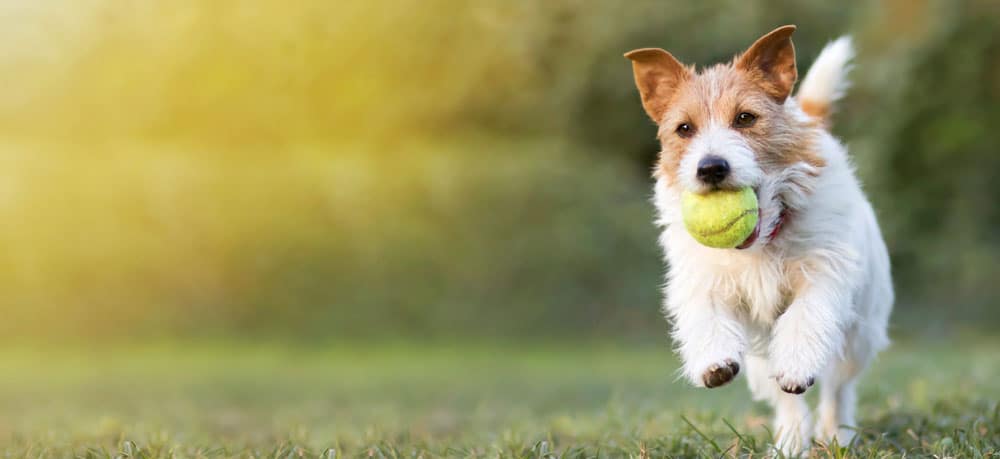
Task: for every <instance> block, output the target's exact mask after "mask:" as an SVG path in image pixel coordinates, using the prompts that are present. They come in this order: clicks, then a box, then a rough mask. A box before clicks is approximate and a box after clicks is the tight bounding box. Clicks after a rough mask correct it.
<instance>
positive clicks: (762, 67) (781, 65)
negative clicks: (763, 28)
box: [736, 25, 798, 103]
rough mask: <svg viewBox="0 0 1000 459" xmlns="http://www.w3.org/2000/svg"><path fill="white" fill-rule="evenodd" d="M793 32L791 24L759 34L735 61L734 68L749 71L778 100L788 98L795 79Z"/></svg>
mask: <svg viewBox="0 0 1000 459" xmlns="http://www.w3.org/2000/svg"><path fill="white" fill-rule="evenodd" d="M794 32H795V26H793V25H786V26H781V27H778V28H777V29H774V30H772V31H771V32H770V33H768V34H767V35H764V36H763V37H760V39H758V40H757V41H756V42H754V44H753V45H751V46H750V49H747V51H746V52H745V53H743V55H742V56H740V58H739V60H738V61H736V68H739V69H742V70H745V71H747V72H749V73H750V75H751V76H752V77H753V78H754V79H755V80H757V81H758V82H759V83H760V85H761V87H763V88H764V90H765V91H766V92H767V93H768V94H769V95H770V96H771V97H773V98H774V100H776V101H778V102H779V103H783V102H784V101H785V99H787V98H788V95H789V94H791V92H792V86H795V80H796V79H797V78H798V71H797V70H796V69H795V45H793V44H792V34H793V33H794Z"/></svg>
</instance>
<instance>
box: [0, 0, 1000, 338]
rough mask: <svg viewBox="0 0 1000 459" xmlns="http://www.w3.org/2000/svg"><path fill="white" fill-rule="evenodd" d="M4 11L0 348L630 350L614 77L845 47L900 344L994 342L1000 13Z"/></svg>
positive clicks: (650, 287) (647, 215) (848, 131)
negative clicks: (537, 342) (669, 56)
mask: <svg viewBox="0 0 1000 459" xmlns="http://www.w3.org/2000/svg"><path fill="white" fill-rule="evenodd" d="M998 5H1000V4H998V3H997V2H995V1H993V0H956V1H943V0H941V1H933V0H916V1H910V0H905V1H904V0H890V1H883V2H870V3H865V2H850V3H849V4H848V3H843V2H829V1H788V0H765V1H741V2H679V1H678V2H660V1H656V2H653V1H648V2H628V3H623V2H619V1H612V0H594V1H587V2H583V1H577V0H553V1H547V2H538V1H528V0H511V1H504V2H496V1H479V0H474V1H455V0H424V1H416V0H377V1H374V2H362V1H332V2H331V1H302V2H279V1H277V0H274V1H265V0H261V1H254V2H245V1H232V0H218V1H212V2H199V1H192V0H182V1H173V2H155V1H135V2H118V1H112V0H84V1H77V0H72V1H71V0H46V1H41V2H3V3H0V20H2V22H3V27H0V37H2V40H0V43H2V45H0V46H3V48H4V52H3V58H0V81H2V87H3V88H4V91H3V92H2V95H0V164H2V165H3V167H2V168H0V209H2V212H3V215H4V216H5V218H4V222H5V223H4V224H3V225H0V244H2V246H3V250H2V251H0V291H2V292H3V295H2V296H0V312H2V313H3V315H4V319H3V320H0V333H2V335H3V336H5V337H7V338H13V339H118V338H126V339H127V338H139V337H157V336H219V335H222V336H247V337H251V338H254V337H280V338H282V339H285V338H294V339H305V340H314V339H335V338H338V337H349V338H374V339H378V338H386V337H400V336H402V337H416V338H436V337H442V338H446V337H470V336H485V337H542V338H545V337H550V336H567V337H568V336H572V337H585V338H586V337H599V336H655V337H657V338H662V337H663V336H664V335H665V332H666V325H665V322H664V321H663V320H662V319H661V318H660V314H659V304H660V293H659V285H660V283H661V279H662V274H663V267H662V263H661V261H660V254H659V251H658V248H657V246H656V243H655V237H656V230H655V228H654V227H653V225H652V223H651V222H652V215H653V209H652V207H651V205H650V204H649V197H650V185H651V181H650V179H649V169H650V167H651V164H652V161H653V160H654V157H655V154H656V151H657V145H656V143H655V139H654V127H653V126H652V125H651V123H650V122H649V121H648V120H647V119H646V118H645V115H644V113H643V112H642V109H641V108H640V105H639V101H638V96H637V94H636V92H635V89H634V87H633V83H632V77H631V70H630V66H629V65H628V62H627V61H626V60H625V59H624V58H623V57H622V53H623V52H625V51H627V50H630V49H633V48H638V47H647V46H658V47H664V48H667V49H669V50H671V51H672V52H674V54H675V55H676V56H678V57H679V58H680V59H681V60H683V61H685V62H688V63H698V64H708V63H712V62H716V61H721V60H725V59H728V58H729V57H731V56H732V55H733V54H734V53H736V52H738V51H740V50H742V49H744V48H745V47H746V46H748V45H749V44H750V43H751V42H752V41H753V40H754V39H755V38H757V37H758V36H760V35H761V34H763V33H765V32H767V31H769V30H771V29H772V28H773V27H775V26H777V25H781V24H785V23H795V24H797V25H798V26H799V30H798V32H796V35H795V43H796V49H797V51H798V59H799V65H800V68H801V71H804V70H805V69H807V68H808V66H809V64H810V63H811V61H812V60H813V58H815V56H816V55H817V53H818V52H819V50H820V49H821V48H822V46H823V44H824V43H826V42H827V41H828V40H831V39H833V38H835V37H837V36H839V35H841V34H844V33H851V34H853V35H854V36H855V38H856V40H857V45H858V48H859V52H860V55H859V58H858V61H857V67H856V70H855V72H854V74H853V78H854V81H855V86H854V89H853V90H852V91H851V93H850V95H849V97H848V98H847V100H846V101H845V103H844V105H843V106H842V109H841V110H840V112H839V113H838V114H837V116H836V118H835V122H836V124H835V131H836V133H837V134H838V135H840V136H841V137H843V138H844V139H845V140H846V141H847V142H848V143H849V145H850V147H851V151H852V154H853V156H854V158H855V160H856V162H857V164H858V169H859V174H860V175H861V176H862V178H863V180H864V181H865V183H866V187H867V190H868V192H869V194H870V196H871V198H872V200H873V201H874V204H875V207H876V208H877V209H878V213H879V215H880V218H881V221H882V223H883V225H884V232H885V236H886V238H887V241H888V243H889V246H890V249H891V251H892V256H893V260H894V272H895V276H896V280H897V288H898V291H899V295H898V296H899V303H898V305H897V309H896V312H895V315H894V321H895V323H896V324H897V331H901V330H902V329H904V327H903V326H899V325H905V328H906V329H907V330H917V331H918V332H935V331H938V332H940V331H942V330H943V331H949V330H958V329H965V328H967V327H983V328H984V329H988V330H991V329H995V327H996V326H997V325H1000V312H998V310H997V307H996V306H997V298H998V296H1000V282H998V280H1000V270H998V269H997V267H996V266H997V262H996V260H997V259H998V257H1000V231H998V230H997V229H996V228H998V226H1000V205H998V204H997V202H998V198H1000V192H998V191H997V190H998V188H996V187H995V186H994V185H995V181H996V179H997V177H998V176H1000V151H998V150H1000V139H998V134H997V132H998V131H997V128H996V125H997V124H998V123H1000V104H998V102H1000V35H998V34H997V30H998V26H1000V6H998Z"/></svg>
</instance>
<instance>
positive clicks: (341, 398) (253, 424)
mask: <svg viewBox="0 0 1000 459" xmlns="http://www.w3.org/2000/svg"><path fill="white" fill-rule="evenodd" d="M997 349H1000V340H998V339H996V338H982V339H972V338H969V339H964V340H960V341H950V340H944V339H941V340H937V341H930V340H925V341H919V342H918V341H912V342H902V343H897V344H896V345H894V347H893V348H892V349H891V350H890V351H888V352H886V353H885V354H883V355H882V357H881V358H880V360H879V362H878V363H877V365H875V366H874V367H873V368H872V369H871V370H870V371H869V373H868V374H867V376H866V377H865V381H864V383H863V384H862V393H861V397H860V399H861V400H860V404H861V407H860V413H861V423H862V426H861V427H862V431H861V435H860V436H859V438H858V441H856V442H855V443H854V444H852V445H849V446H845V447H837V446H831V445H817V446H816V447H815V448H814V449H813V450H812V451H811V453H810V454H811V455H813V456H818V457H899V456H902V455H906V456H908V457H925V456H927V457H929V456H936V457H997V456H998V455H1000V432H998V429H1000V407H998V404H997V401H998V400H1000V359H998V358H997V357H996V351H997ZM676 367H677V362H676V360H675V359H674V357H673V356H672V355H671V354H670V352H669V350H668V348H667V346H666V345H665V344H664V345H662V346H653V345H634V346H625V345H610V344H594V343H588V344H580V345H573V346H571V345H568V344H554V345H553V344H546V345H542V344H526V343H520V344H501V343H479V344H463V345H445V344H413V343H395V344H378V345H371V344H365V345H360V344H358V345H350V344H339V345H329V346H317V347H312V348H300V347H294V346H288V345H267V344H246V343H244V344H219V343H213V344H183V345H178V344H165V343H160V344H143V345H138V346H133V347H130V348H114V349H112V348H83V349H66V348H55V347H53V348H48V349H38V348H27V347H8V348H6V349H5V350H3V351H0V375H3V376H2V378H0V455H3V457H32V458H37V457H164V458H165V457H213V458H214V457H220V458H221V457H241V458H246V457H326V458H331V457H390V458H396V457H414V458H416V457H444V456H448V457H490V458H493V457H519V458H520V457H525V458H527V457H531V458H538V457H700V456H704V457H729V456H740V457H761V456H763V455H765V454H766V453H767V452H768V442H769V433H768V430H767V421H768V419H767V417H768V412H767V408H766V407H765V406H762V405H759V404H755V403H753V402H751V401H749V400H748V397H747V391H746V388H745V387H744V381H743V380H742V379H740V380H738V383H737V384H733V385H730V386H726V387H724V388H720V389H716V390H711V391H709V390H704V389H694V388H691V387H688V386H686V385H685V384H683V383H682V382H679V381H675V374H676V373H675V370H676ZM811 392H815V391H811ZM807 395H811V396H815V394H814V393H812V394H807Z"/></svg>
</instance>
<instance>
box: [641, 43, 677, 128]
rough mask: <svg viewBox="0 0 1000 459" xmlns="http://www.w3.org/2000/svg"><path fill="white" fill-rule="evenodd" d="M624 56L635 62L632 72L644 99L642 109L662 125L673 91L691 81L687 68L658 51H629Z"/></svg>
mask: <svg viewBox="0 0 1000 459" xmlns="http://www.w3.org/2000/svg"><path fill="white" fill-rule="evenodd" d="M625 57H627V58H629V59H630V60H631V61H632V73H634V74H635V85H636V87H638V88H639V96H640V97H642V107H643V108H645V109H646V113H648V114H649V117H650V118H652V119H653V121H655V122H656V124H660V121H662V120H663V114H664V113H665V112H666V111H667V104H668V103H669V102H670V98H671V97H672V96H673V94H674V91H676V90H677V87H678V86H680V84H681V83H682V82H683V81H684V80H686V79H687V78H688V76H689V72H688V69H686V68H684V66H683V65H682V64H681V63H680V62H678V61H677V59H674V56H671V55H670V53H668V52H666V51H664V50H662V49H659V48H643V49H637V50H633V51H629V52H627V53H625Z"/></svg>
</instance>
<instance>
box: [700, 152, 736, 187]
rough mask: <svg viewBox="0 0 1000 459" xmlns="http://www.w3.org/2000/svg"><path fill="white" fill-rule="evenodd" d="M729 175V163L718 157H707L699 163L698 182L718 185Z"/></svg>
mask: <svg viewBox="0 0 1000 459" xmlns="http://www.w3.org/2000/svg"><path fill="white" fill-rule="evenodd" d="M728 175H729V162H728V161H726V160H724V159H722V158H720V157H718V156H706V157H704V158H701V161H698V180H701V181H703V182H705V183H708V184H710V185H718V184H719V183H721V182H722V181H723V180H725V179H726V176H728Z"/></svg>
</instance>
